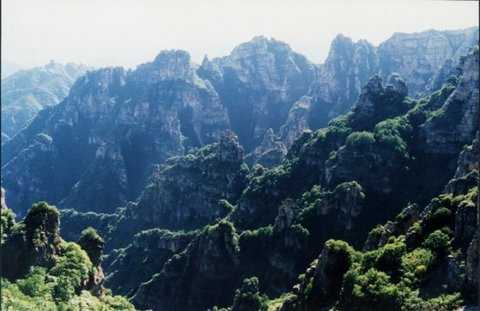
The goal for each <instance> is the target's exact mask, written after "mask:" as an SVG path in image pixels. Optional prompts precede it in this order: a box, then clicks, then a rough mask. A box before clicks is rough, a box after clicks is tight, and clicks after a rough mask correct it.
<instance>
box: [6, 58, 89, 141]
mask: <svg viewBox="0 0 480 311" xmlns="http://www.w3.org/2000/svg"><path fill="white" fill-rule="evenodd" d="M88 69H89V68H88V67H87V66H83V65H77V64H72V63H69V64H65V65H62V64H59V63H55V62H53V61H52V62H50V63H49V64H47V65H45V66H43V67H36V68H33V69H28V70H21V71H19V72H16V73H14V74H12V75H10V76H8V77H7V78H5V79H3V77H2V138H3V139H2V144H3V143H4V142H5V140H7V139H9V138H12V137H13V136H15V135H16V134H17V133H18V132H19V131H21V130H22V129H23V128H24V127H26V126H27V125H28V123H29V122H30V121H31V120H32V119H33V118H34V117H35V116H36V115H37V113H38V112H39V111H40V110H42V109H43V108H45V107H50V106H55V105H57V104H58V103H60V102H61V101H62V100H63V99H64V98H65V97H66V96H67V95H68V92H69V90H70V88H71V86H72V85H73V83H74V82H75V80H76V79H77V78H78V77H80V76H82V75H83V74H85V73H86V72H87V70H88ZM3 135H5V137H3Z"/></svg>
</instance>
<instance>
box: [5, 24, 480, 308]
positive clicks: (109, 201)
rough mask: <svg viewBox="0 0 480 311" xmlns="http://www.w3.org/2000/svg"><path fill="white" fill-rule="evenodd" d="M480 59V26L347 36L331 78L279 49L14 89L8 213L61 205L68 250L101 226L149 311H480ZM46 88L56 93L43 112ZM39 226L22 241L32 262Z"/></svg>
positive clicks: (178, 60) (12, 83)
mask: <svg viewBox="0 0 480 311" xmlns="http://www.w3.org/2000/svg"><path fill="white" fill-rule="evenodd" d="M478 43H479V28H478V27H472V28H468V29H465V30H452V31H435V30H431V31H426V32H420V33H413V34H404V33H396V34H394V35H392V37H391V38H390V39H388V40H387V41H385V42H383V43H382V44H380V45H379V46H378V47H376V46H373V45H372V44H370V43H369V42H367V41H364V40H360V41H358V42H353V41H352V40H351V39H349V38H347V37H345V36H343V35H338V36H337V37H336V38H335V39H334V41H333V42H332V44H331V48H330V51H329V54H328V58H327V59H326V61H325V63H323V64H314V63H312V62H310V61H309V60H308V59H307V58H306V57H304V56H303V55H301V54H299V53H297V52H295V51H293V50H292V49H291V48H290V47H289V45H288V44H287V43H284V42H280V41H277V40H275V39H268V38H265V37H262V36H259V37H255V38H253V39H252V40H251V41H249V42H246V43H242V44H240V45H238V46H237V47H236V48H234V49H233V50H232V52H231V53H230V54H229V55H226V56H224V57H220V58H213V59H208V58H205V59H204V60H203V62H202V63H201V64H194V63H192V61H191V59H190V55H189V54H188V52H186V51H181V50H169V51H161V52H160V53H159V54H158V55H157V57H156V58H155V59H154V60H153V61H152V62H149V63H145V64H141V65H139V66H138V67H137V68H136V69H134V70H125V69H124V68H121V67H116V68H103V69H98V70H90V71H86V69H87V68H84V67H75V66H73V65H66V66H60V65H56V64H50V65H47V66H46V67H44V68H37V69H35V70H32V71H21V72H18V73H16V74H14V75H12V76H10V77H8V78H7V79H5V80H2V136H3V132H4V129H3V125H4V123H5V122H7V124H6V125H8V122H10V120H13V121H11V122H10V123H11V125H8V126H7V127H6V128H5V134H6V135H8V136H11V139H9V140H8V141H6V142H4V141H3V140H2V168H1V169H2V187H3V188H5V190H6V198H7V205H8V207H9V208H10V209H12V210H13V211H14V212H15V213H16V214H17V218H21V217H23V216H25V215H27V218H26V219H29V216H28V215H31V213H32V212H31V211H30V212H28V210H29V209H30V207H31V206H32V204H33V203H35V202H37V201H47V202H49V203H51V204H55V205H57V206H58V207H59V208H60V210H61V223H62V227H61V230H62V236H63V237H64V238H65V239H67V240H75V241H76V240H78V239H79V237H80V232H81V231H82V230H83V229H84V228H85V227H88V226H93V227H95V228H96V229H97V230H98V232H99V233H100V234H102V235H103V236H104V239H105V242H106V245H105V250H106V253H107V256H106V257H105V261H104V262H103V264H104V267H105V271H106V275H107V276H106V279H105V284H106V285H108V287H110V288H111V289H112V290H113V291H114V293H116V294H121V295H124V296H126V297H128V298H130V300H131V302H132V303H133V304H134V305H135V307H137V308H140V309H153V310H162V311H163V310H172V311H173V310H207V309H209V308H213V307H214V306H218V308H228V310H266V309H267V308H270V309H269V310H278V311H290V310H292V311H293V310H298V311H300V310H307V311H310V310H312V311H313V310H323V309H325V310H328V309H330V308H332V307H335V308H337V309H339V310H371V309H372V308H374V309H375V308H376V309H379V308H387V309H393V310H416V309H419V308H420V309H429V308H430V309H432V310H435V309H436V308H439V307H442V308H443V307H445V309H447V310H450V309H452V308H454V307H457V306H459V305H463V304H468V303H474V302H475V300H476V299H477V298H478V291H477V289H478V287H477V286H478V285H477V284H478V277H477V278H476V277H475V276H478V272H479V271H478V267H477V266H478V265H477V266H475V263H476V262H478V260H479V259H478V249H477V248H475V247H478V245H477V242H478V239H479V231H478V230H479V229H478V223H475V222H474V221H472V220H474V219H475V217H476V216H475V215H476V212H477V211H476V209H478V206H476V205H475V201H476V198H477V196H478V190H476V188H475V186H476V183H477V181H478V162H476V161H475V158H476V157H477V156H478V154H479V151H478V146H479V143H478V138H477V140H475V136H476V135H478V131H479V124H480V120H479V116H480V108H479V105H478V101H479V84H478V83H479V79H478V78H479V77H478V57H479V54H478V53H479V51H478ZM69 66H70V67H69ZM85 71H86V72H85ZM77 76H78V79H76V81H75V83H73V85H72V86H71V88H70V89H69V92H68V95H63V96H66V97H65V98H63V96H62V94H66V90H67V89H68V88H69V87H70V83H71V81H73V80H75V77H77ZM52 77H53V78H52ZM25 85H26V86H25ZM4 86H5V89H6V90H8V92H7V93H6V94H15V95H16V94H20V96H19V98H20V100H11V101H9V102H7V101H6V100H7V99H8V100H10V98H12V97H13V95H11V96H9V97H5V99H4V97H3V94H4V92H3V91H4ZM37 88H38V89H40V90H42V91H46V92H47V93H46V94H49V95H50V94H54V95H55V96H52V97H48V98H52V99H51V100H50V99H48V100H46V101H44V102H43V101H40V100H39V99H38V98H40V99H43V98H44V97H45V98H46V97H47V96H43V95H42V96H38V97H35V98H36V101H37V102H38V104H32V101H31V98H32V95H31V94H37V92H36V91H35V90H37ZM32 90H33V91H32ZM52 90H59V92H58V93H54V92H53V91H52ZM25 98H27V99H28V100H27V99H25ZM62 98H63V99H62ZM20 103H21V104H20ZM10 107H12V108H10ZM8 108H10V109H11V110H9V109H8ZM34 108H35V109H34ZM22 114H28V115H29V116H31V117H33V119H32V120H31V121H26V120H27V119H28V118H23V119H22V120H23V121H22V122H23V124H24V125H25V128H23V125H22V126H17V127H14V126H13V125H17V123H18V122H17V120H19V119H20V116H22ZM35 115H36V116H35ZM14 121H15V122H14ZM8 131H12V133H10V132H8ZM46 210H47V211H50V209H48V208H46ZM52 213H53V212H52ZM47 214H48V213H47ZM48 215H50V214H48ZM48 215H47V216H48ZM47 216H45V217H47ZM48 217H50V216H48ZM49 219H50V218H49ZM55 221H56V222H55ZM55 221H54V223H56V225H55V226H54V227H55V228H57V227H58V219H56V220H55ZM12 228H13V225H12ZM372 228H374V229H372ZM37 229H38V230H39V232H40V233H39V234H40V235H41V232H43V231H45V230H46V229H45V228H43V227H41V228H37ZM37 229H35V230H37ZM25 230H26V231H25V232H23V231H22V230H20V229H18V230H17V231H15V230H13V229H12V231H11V233H8V234H10V238H8V235H7V240H8V242H7V244H6V245H7V246H6V247H8V249H9V250H12V252H18V253H16V256H20V257H21V256H23V255H25V254H24V253H22V252H26V250H27V249H28V250H29V251H31V250H30V249H29V248H28V247H26V246H25V247H23V246H22V247H17V246H18V245H17V244H16V243H19V242H18V241H20V240H22V241H27V242H28V237H29V234H30V233H29V232H30V231H28V230H29V229H28V228H27V229H25ZM42 230H43V231H42ZM45 232H46V233H45V235H46V236H47V237H49V238H48V239H47V240H46V241H47V242H48V241H50V240H52V241H53V240H55V239H58V238H59V234H60V233H59V232H58V230H53V231H51V232H50V231H48V230H46V231H45ZM19 236H20V237H19ZM13 237H15V238H13ZM50 237H51V239H50ZM329 239H343V240H345V241H347V242H348V243H350V244H347V243H346V242H343V241H334V240H329ZM96 241H97V242H98V239H96ZM326 241H328V242H326ZM47 242H45V243H47ZM325 242H326V243H325ZM22 243H23V242H22ZM48 243H50V242H48ZM48 243H47V244H48ZM52 243H53V242H52ZM102 243H103V242H102ZM22 245H23V244H22ZM53 245H54V246H53V247H50V248H48V247H47V248H46V250H45V252H38V251H37V248H36V249H35V250H36V251H34V252H33V253H29V254H33V255H32V256H33V257H34V258H35V260H34V261H32V262H39V263H44V262H49V261H48V260H46V259H45V258H44V257H45V256H47V257H48V256H50V255H52V254H50V253H49V252H53V254H55V253H56V252H61V251H60V250H59V249H58V245H57V244H55V243H53ZM97 246H98V245H97ZM98 247H99V246H98ZM15 249H18V251H16V250H15ZM102 251H103V244H102ZM89 256H94V255H92V254H91V253H90V254H89ZM12 258H14V257H12ZM15 258H17V257H15ZM18 258H19V257H18ZM48 258H49V257H48ZM44 259H45V260H44ZM12 264H13V261H7V263H5V265H6V266H5V267H3V268H4V269H7V270H8V269H11V268H12V267H10V266H8V265H12ZM98 264H99V263H98ZM25 265H26V266H25V269H27V268H28V267H29V266H31V265H36V264H30V261H29V262H27V263H26V264H25ZM418 266H423V268H421V271H420V270H418V269H417V268H416V267H418ZM99 269H101V268H99ZM27 270H28V269H27ZM48 273H50V272H48ZM21 274H22V273H20V272H19V275H21ZM17 277H18V276H15V277H13V276H8V278H9V279H15V278H17ZM22 277H23V275H22ZM90 277H94V276H90ZM95 277H98V278H100V279H101V282H100V283H99V284H100V285H101V286H103V277H104V276H103V270H102V275H101V276H98V275H97V276H95ZM93 284H94V285H98V284H97V283H95V282H94V283H93ZM370 284H376V285H377V286H378V288H379V290H378V291H373V290H372V289H371V287H369V285H370ZM78 288H79V289H82V290H88V291H90V292H92V293H93V290H92V288H91V287H88V286H83V287H82V286H79V287H78ZM369 308H370V309H369ZM214 310H219V309H214Z"/></svg>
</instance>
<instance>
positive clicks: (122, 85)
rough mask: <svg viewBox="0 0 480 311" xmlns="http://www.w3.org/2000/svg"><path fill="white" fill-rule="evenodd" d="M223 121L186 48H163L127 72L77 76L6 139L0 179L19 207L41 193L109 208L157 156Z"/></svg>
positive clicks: (175, 151)
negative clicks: (66, 91)
mask: <svg viewBox="0 0 480 311" xmlns="http://www.w3.org/2000/svg"><path fill="white" fill-rule="evenodd" d="M228 124H229V123H228V116H227V115H226V113H225V110H224V109H223V108H222V106H221V104H220V101H219V98H218V95H217V94H216V92H215V90H213V88H212V87H211V85H210V84H209V83H208V82H205V81H202V80H200V79H199V78H198V77H197V76H196V74H195V71H194V69H193V67H192V65H191V63H190V58H189V55H188V54H187V53H186V52H183V51H167V52H162V53H160V54H159V55H158V57H157V58H156V59H155V60H154V61H153V62H152V63H148V64H144V65H141V66H139V67H138V68H137V69H136V70H135V71H132V72H125V71H124V70H123V69H121V68H111V69H102V70H99V71H95V72H91V73H88V74H87V75H86V76H84V77H82V78H81V79H79V80H78V81H77V83H76V84H75V86H74V87H73V88H72V90H71V92H70V95H69V96H68V97H67V98H66V99H65V100H64V101H63V102H62V103H61V104H60V105H58V106H56V107H53V108H50V109H47V110H45V111H42V113H41V115H40V116H39V117H38V118H36V119H35V121H34V122H33V123H32V124H31V125H30V126H29V127H28V128H27V129H26V130H25V131H23V132H22V133H21V134H20V135H18V136H17V137H15V139H14V140H12V141H11V142H9V143H8V144H6V145H5V146H4V148H3V149H2V151H3V157H2V160H3V161H4V162H3V163H4V165H3V167H2V178H3V184H4V185H5V188H7V190H11V202H12V203H11V205H12V206H15V209H16V210H18V211H19V213H22V212H23V211H24V210H25V209H26V207H27V206H28V205H29V204H30V203H31V202H33V201H35V200H38V199H40V198H47V199H49V200H51V201H53V202H60V200H62V199H64V201H63V202H62V203H61V204H62V205H63V204H64V203H65V204H69V207H73V208H75V209H77V210H79V211H113V210H114V208H116V207H118V206H120V205H123V204H124V203H125V202H126V200H133V199H135V198H136V196H137V195H138V194H139V193H140V191H141V189H142V188H143V187H144V185H145V183H146V180H147V178H148V177H149V176H150V174H151V173H152V169H153V165H154V164H157V163H162V162H164V161H165V160H166V159H167V158H169V157H171V156H176V155H181V154H183V153H184V151H185V150H186V149H188V148H192V147H196V146H201V145H203V144H206V143H211V142H213V141H215V140H216V139H218V138H219V137H220V134H221V132H223V131H224V130H226V129H228V127H229V125H228ZM47 163H48V164H47Z"/></svg>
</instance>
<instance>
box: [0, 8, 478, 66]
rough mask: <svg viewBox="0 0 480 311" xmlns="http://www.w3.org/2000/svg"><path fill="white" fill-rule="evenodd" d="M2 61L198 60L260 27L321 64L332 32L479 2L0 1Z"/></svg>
mask: <svg viewBox="0 0 480 311" xmlns="http://www.w3.org/2000/svg"><path fill="white" fill-rule="evenodd" d="M1 2H2V59H3V60H7V61H9V62H13V63H17V64H20V65H22V66H25V67H29V66H33V65H42V64H45V63H47V62H48V61H49V60H50V59H54V60H56V61H60V62H67V61H73V62H81V63H84V64H88V65H93V66H109V65H123V66H135V65H137V64H139V63H142V62H146V61H150V60H152V59H153V58H154V57H155V55H157V54H158V52H159V51H160V50H162V49H184V50H187V51H189V52H190V54H191V55H192V59H193V60H194V61H195V62H201V60H202V58H203V56H204V55H205V54H208V56H209V57H210V58H212V57H216V56H223V55H226V54H228V53H229V52H230V51H231V50H232V49H233V48H234V47H235V46H236V45H238V44H240V43H242V42H245V41H248V40H250V39H251V38H252V37H254V36H256V35H265V36H267V37H273V38H275V39H278V40H282V41H285V42H287V43H288V44H290V46H291V47H292V48H293V49H294V50H296V51H297V52H300V53H303V54H304V55H306V56H307V57H308V58H309V59H310V60H311V61H313V62H316V63H321V62H323V60H324V59H325V57H326V56H327V54H328V49H329V46H330V42H331V41H332V39H333V38H334V37H335V35H337V34H338V33H343V34H344V35H346V36H349V37H351V38H352V39H354V40H358V39H367V40H368V41H370V42H372V43H373V44H375V45H377V44H379V43H380V42H381V41H383V40H385V39H387V38H388V37H390V36H391V35H392V34H393V33H394V32H417V31H423V30H427V29H432V28H433V29H438V30H444V29H460V28H467V27H471V26H476V25H478V2H477V1H465V2H462V1H387V0H383V1H381V0H377V1H365V0H363V1H346V0H343V1H340V0H337V1H319V0H316V1H315V0H296V1H295V0H282V1H279V0H243V1H241V0H236V1H228V0H227V1H225V0H223V1H221V0H209V1H206V0H2V1H1Z"/></svg>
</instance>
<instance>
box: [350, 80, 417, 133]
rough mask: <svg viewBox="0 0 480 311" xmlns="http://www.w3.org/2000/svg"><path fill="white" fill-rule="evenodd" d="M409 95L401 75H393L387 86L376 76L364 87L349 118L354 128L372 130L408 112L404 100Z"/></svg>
mask: <svg viewBox="0 0 480 311" xmlns="http://www.w3.org/2000/svg"><path fill="white" fill-rule="evenodd" d="M407 93H408V91H407V87H406V85H405V82H404V81H403V80H402V78H400V76H399V75H397V74H393V75H391V76H390V77H389V79H388V84H387V85H386V86H384V85H383V81H382V78H381V77H380V76H379V75H374V76H373V77H371V78H370V80H368V82H367V84H366V85H365V86H364V87H363V89H362V93H361V94H360V96H359V99H358V101H357V103H356V104H355V106H354V107H353V110H352V114H351V115H350V116H349V121H350V123H351V125H352V128H353V129H355V130H365V129H371V128H372V127H373V126H374V125H375V124H376V123H377V122H379V121H381V120H384V119H386V118H389V117H394V116H397V115H399V114H401V113H404V112H406V110H407V109H408V107H407V105H405V103H404V99H405V96H406V95H407Z"/></svg>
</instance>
